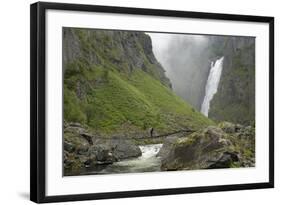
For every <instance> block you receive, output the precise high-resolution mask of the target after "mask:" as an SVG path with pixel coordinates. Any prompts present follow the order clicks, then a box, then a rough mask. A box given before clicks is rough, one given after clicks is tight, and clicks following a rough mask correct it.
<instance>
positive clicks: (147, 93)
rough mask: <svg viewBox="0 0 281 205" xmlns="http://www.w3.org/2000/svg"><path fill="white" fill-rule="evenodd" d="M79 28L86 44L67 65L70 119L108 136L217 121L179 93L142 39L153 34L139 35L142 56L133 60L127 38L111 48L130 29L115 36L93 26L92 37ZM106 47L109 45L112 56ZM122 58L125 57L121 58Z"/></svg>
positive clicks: (66, 107) (66, 108)
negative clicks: (178, 94) (152, 57)
mask: <svg viewBox="0 0 281 205" xmlns="http://www.w3.org/2000/svg"><path fill="white" fill-rule="evenodd" d="M77 31H78V32H77ZM77 31H75V32H74V34H75V36H76V38H77V39H78V42H79V45H80V46H81V50H80V52H81V53H82V55H80V56H79V57H76V58H75V60H72V61H71V62H67V63H66V64H65V74H64V119H65V120H66V121H69V122H70V121H71V122H80V123H82V124H84V125H88V126H89V127H90V129H92V130H93V131H95V132H98V133H100V134H106V135H114V134H116V133H120V134H123V133H128V132H132V133H136V132H138V133H142V132H143V133H145V132H146V133H148V130H149V128H151V127H153V128H154V129H155V131H156V132H157V133H159V134H160V133H167V132H171V131H176V130H179V129H184V128H195V129H197V128H201V127H204V126H207V125H209V124H212V121H210V120H209V119H208V118H206V117H204V116H203V115H202V114H201V113H199V112H197V111H196V110H195V109H193V108H192V107H191V106H190V105H188V104H187V103H186V102H185V101H184V100H182V99H181V98H180V97H178V96H176V95H175V94H174V93H173V91H172V89H171V88H170V87H169V85H168V83H167V79H165V78H164V77H163V76H165V75H163V74H162V73H161V69H159V66H160V65H158V64H156V63H155V62H153V60H151V59H150V60H149V59H148V57H149V56H147V52H148V51H147V49H145V48H144V47H145V45H146V44H144V43H142V39H143V38H147V35H145V34H138V35H136V36H134V42H135V44H136V42H137V44H138V45H137V46H135V48H134V50H132V49H130V52H131V53H132V52H135V58H136V59H137V58H139V59H137V60H136V59H133V60H132V61H131V62H130V61H129V60H127V59H126V58H125V57H124V56H126V53H124V50H126V46H128V45H124V43H123V44H122V46H120V44H118V40H115V41H114V43H110V45H111V46H112V49H107V47H106V45H107V44H108V42H112V40H113V38H117V37H118V35H119V37H120V38H121V43H122V41H123V40H122V35H125V34H122V33H121V34H120V32H119V33H116V34H115V36H114V37H113V36H112V35H107V33H106V32H102V33H96V35H94V34H95V31H91V32H93V33H91V34H90V37H89V36H88V37H86V34H85V33H84V34H83V32H85V30H81V29H79V30H77ZM127 33H128V32H127ZM127 33H126V35H129V34H127ZM116 36H117V37H116ZM120 38H119V40H120ZM126 38H128V36H126ZM77 39H76V40H77ZM86 39H87V40H86ZM100 39H107V43H105V42H104V43H103V44H102V45H100V46H97V45H93V42H99V43H98V44H100V43H101V42H102V40H100ZM138 39H140V40H139V42H138ZM129 40H130V39H129ZM114 44H116V45H114ZM86 45H87V46H86ZM89 45H90V46H89ZM85 46H86V47H87V48H85ZM104 50H107V51H106V52H105V53H107V55H105V53H104ZM148 50H149V49H148ZM136 52H138V53H136ZM91 53H93V54H94V55H95V56H96V57H97V58H98V60H96V61H95V62H94V63H93V62H90V61H89V60H88V58H86V57H85V56H87V55H88V56H89V55H91ZM113 53H114V54H113ZM122 55H123V56H122ZM150 55H151V54H150ZM114 56H115V57H114ZM116 56H117V57H116ZM116 58H118V59H119V61H117V62H116V61H115V60H116ZM150 58H151V56H150ZM140 60H142V62H143V65H144V66H145V68H144V66H142V67H138V66H137V64H134V61H140ZM163 73H164V72H163Z"/></svg>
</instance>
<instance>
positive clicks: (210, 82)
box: [201, 57, 224, 117]
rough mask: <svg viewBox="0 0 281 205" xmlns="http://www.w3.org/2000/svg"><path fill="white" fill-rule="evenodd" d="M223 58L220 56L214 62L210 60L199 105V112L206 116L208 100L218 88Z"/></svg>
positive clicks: (208, 105)
mask: <svg viewBox="0 0 281 205" xmlns="http://www.w3.org/2000/svg"><path fill="white" fill-rule="evenodd" d="M223 58H224V57H221V58H220V59H218V60H216V62H211V69H210V73H209V76H208V79H207V83H206V87H205V97H204V100H203V103H202V105H201V113H203V114H204V115H205V116H207V117H208V114H209V108H210V102H211V100H212V99H213V97H214V95H215V94H216V92H217V90H218V86H219V82H220V77H221V72H222V67H223Z"/></svg>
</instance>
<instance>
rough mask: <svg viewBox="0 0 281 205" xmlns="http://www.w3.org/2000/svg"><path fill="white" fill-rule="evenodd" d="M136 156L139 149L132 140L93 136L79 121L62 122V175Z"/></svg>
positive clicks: (139, 151)
mask: <svg viewBox="0 0 281 205" xmlns="http://www.w3.org/2000/svg"><path fill="white" fill-rule="evenodd" d="M138 156H141V150H140V148H139V146H137V145H135V143H134V142H133V141H132V140H129V139H122V136H118V137H110V138H106V137H101V136H95V135H94V134H92V133H91V132H90V131H89V130H88V129H87V128H85V127H83V126H82V125H81V124H79V123H66V122H65V123H64V170H65V172H64V175H74V174H75V173H80V172H81V170H83V169H99V168H100V167H101V166H102V167H104V166H106V165H108V164H112V163H113V162H116V161H120V160H123V159H128V158H132V157H138Z"/></svg>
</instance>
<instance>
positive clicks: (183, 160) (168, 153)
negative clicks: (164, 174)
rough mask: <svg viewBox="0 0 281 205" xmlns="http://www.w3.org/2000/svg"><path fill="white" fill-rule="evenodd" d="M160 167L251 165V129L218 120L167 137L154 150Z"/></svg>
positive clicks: (253, 152)
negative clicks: (175, 137) (186, 132)
mask: <svg viewBox="0 0 281 205" xmlns="http://www.w3.org/2000/svg"><path fill="white" fill-rule="evenodd" d="M158 155H159V156H160V157H161V159H162V165H161V169H162V170H193V169H215V168H230V167H252V166H255V161H254V156H255V133H254V128H252V127H250V126H248V127H243V126H241V125H234V124H231V123H227V122H225V123H221V124H219V126H218V127H215V126H209V127H207V128H205V129H203V130H199V131H197V132H195V133H193V134H190V135H188V136H186V137H183V138H178V139H173V140H167V141H166V142H165V143H164V145H163V147H162V149H161V150H160V152H159V154H158Z"/></svg>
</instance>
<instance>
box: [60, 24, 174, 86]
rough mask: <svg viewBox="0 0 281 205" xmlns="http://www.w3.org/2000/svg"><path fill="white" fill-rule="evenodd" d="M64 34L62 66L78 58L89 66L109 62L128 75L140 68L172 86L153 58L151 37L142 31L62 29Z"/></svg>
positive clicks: (164, 83)
mask: <svg viewBox="0 0 281 205" xmlns="http://www.w3.org/2000/svg"><path fill="white" fill-rule="evenodd" d="M63 35H64V44H63V46H64V53H63V62H64V65H65V66H67V64H68V65H69V64H70V63H72V62H75V61H76V60H77V59H81V60H84V61H86V62H87V63H88V64H91V65H104V64H106V63H107V62H109V63H110V64H114V66H115V67H116V68H117V69H119V71H122V72H124V73H127V74H130V73H131V72H132V71H133V70H134V69H141V70H143V71H144V72H146V73H148V74H149V75H151V76H153V77H154V78H155V79H157V80H159V81H160V82H161V83H162V84H163V85H165V86H168V87H171V83H170V81H169V79H168V78H167V77H166V76H165V71H164V69H163V68H162V66H161V65H160V64H159V63H158V61H157V60H156V58H155V57H154V54H153V52H152V45H151V39H150V37H149V36H148V35H146V34H144V33H142V32H124V31H105V30H91V29H74V28H73V29H72V28H64V30H63ZM65 66H64V67H65Z"/></svg>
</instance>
